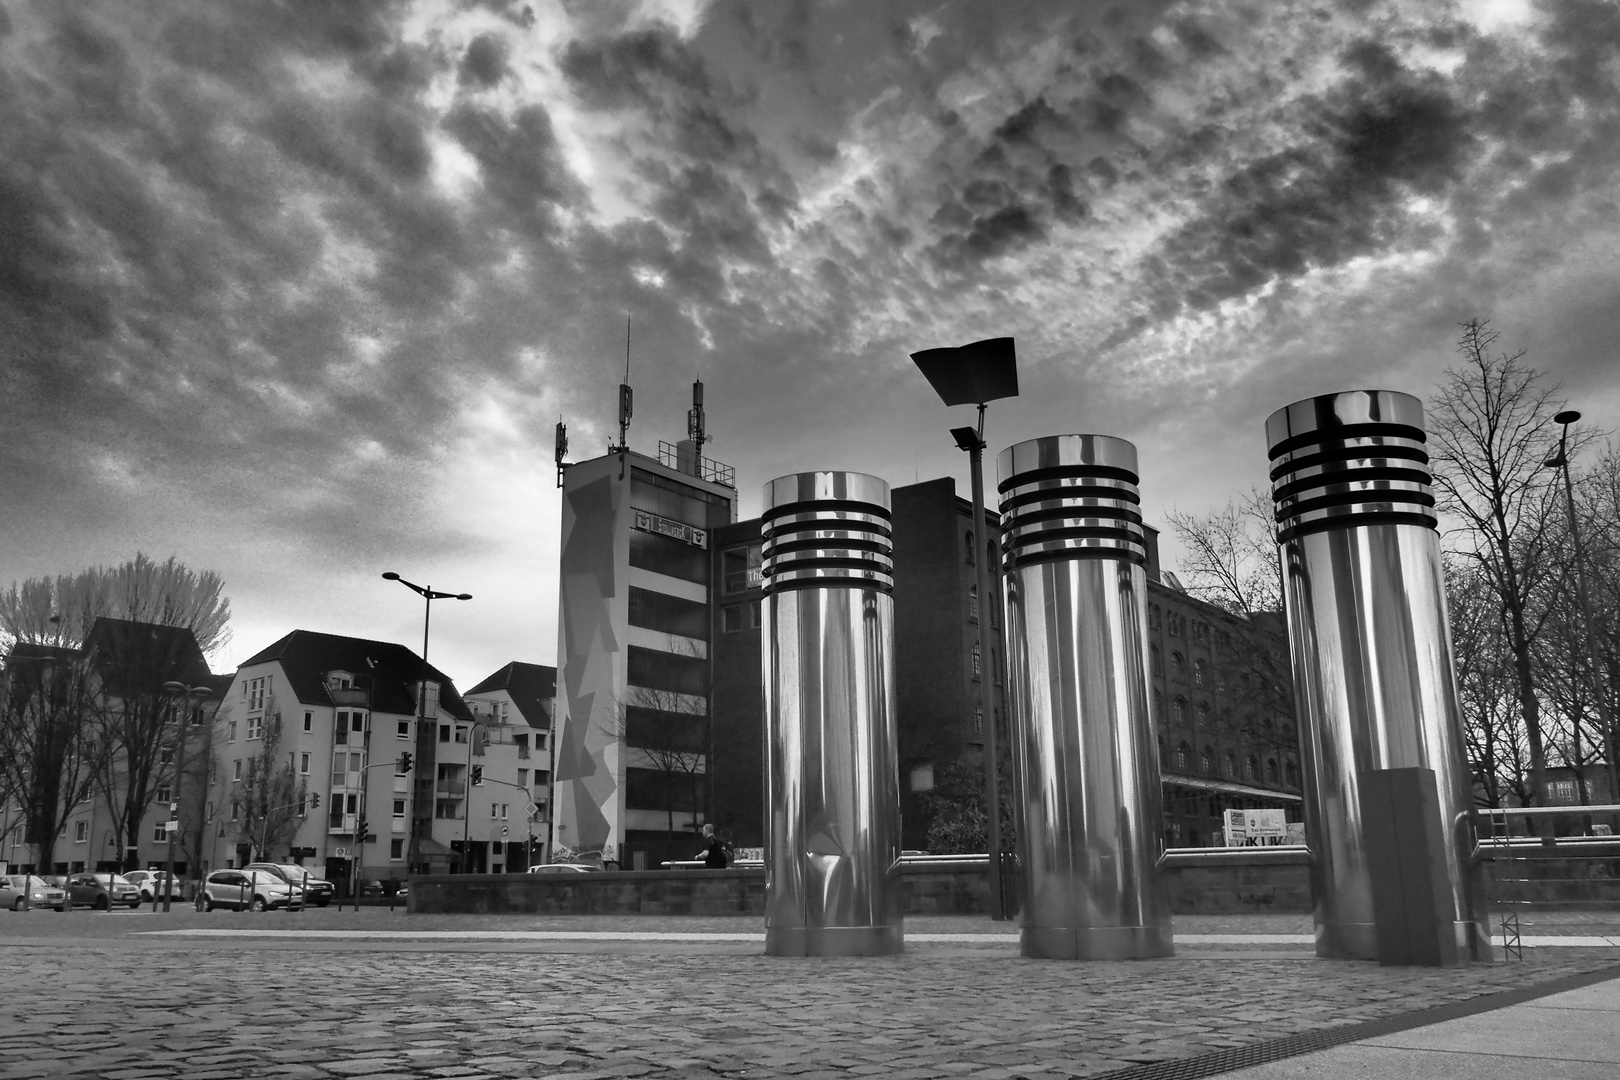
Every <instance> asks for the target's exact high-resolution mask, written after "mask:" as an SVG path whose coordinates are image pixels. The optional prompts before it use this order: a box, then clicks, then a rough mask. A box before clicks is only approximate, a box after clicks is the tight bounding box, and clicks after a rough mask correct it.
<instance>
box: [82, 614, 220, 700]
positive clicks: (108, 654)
mask: <svg viewBox="0 0 1620 1080" xmlns="http://www.w3.org/2000/svg"><path fill="white" fill-rule="evenodd" d="M83 655H84V656H85V657H86V658H88V659H89V660H90V663H91V666H92V667H94V668H95V670H96V673H97V674H98V675H99V676H100V677H101V683H102V687H103V688H104V689H105V690H107V691H108V692H109V693H113V694H132V693H161V692H162V690H163V684H164V683H166V682H170V681H179V682H183V683H186V684H188V685H192V686H200V685H204V684H206V683H207V680H209V679H210V678H212V673H211V672H210V671H209V670H208V661H207V660H206V659H204V658H203V653H202V649H201V648H200V647H199V646H198V645H197V638H196V636H195V635H194V634H192V632H191V631H190V630H189V629H187V628H186V627H184V626H159V625H158V624H156V623H146V622H134V621H133V620H130V619H109V618H105V617H103V618H98V619H97V620H96V621H95V623H94V624H92V625H91V627H90V633H89V634H88V635H86V637H85V639H84V649H83Z"/></svg>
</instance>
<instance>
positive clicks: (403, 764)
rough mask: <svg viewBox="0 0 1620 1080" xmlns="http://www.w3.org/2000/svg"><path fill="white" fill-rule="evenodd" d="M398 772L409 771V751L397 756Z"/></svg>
mask: <svg viewBox="0 0 1620 1080" xmlns="http://www.w3.org/2000/svg"><path fill="white" fill-rule="evenodd" d="M399 771H400V772H402V773H408V772H410V771H411V752H410V751H409V750H407V751H405V753H403V754H401V755H399Z"/></svg>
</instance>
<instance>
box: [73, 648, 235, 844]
mask: <svg viewBox="0 0 1620 1080" xmlns="http://www.w3.org/2000/svg"><path fill="white" fill-rule="evenodd" d="M84 651H85V659H84V663H85V665H86V667H87V669H88V673H89V676H90V678H92V679H93V680H94V688H95V697H94V708H93V709H92V710H91V714H90V730H91V732H92V735H93V741H94V743H95V744H96V745H97V746H98V747H99V748H100V750H101V753H100V754H99V755H98V756H97V757H96V759H95V761H94V770H93V775H94V779H95V786H96V790H97V791H98V793H99V794H100V795H101V797H102V798H103V799H104V800H105V801H106V805H107V807H108V810H109V812H110V813H111V815H112V821H113V828H114V830H115V831H116V832H117V834H118V835H119V836H120V837H121V838H122V839H123V843H122V845H121V846H120V852H119V856H118V861H119V865H120V866H121V865H122V859H123V851H126V850H128V849H130V848H133V847H135V846H137V845H138V843H139V840H140V837H139V830H140V827H141V822H142V820H143V819H144V818H145V816H146V813H147V811H148V809H150V807H151V803H152V797H153V795H154V794H155V793H156V791H157V786H158V783H159V782H160V780H161V779H162V778H163V776H164V774H165V772H167V773H168V775H170V776H172V775H173V756H172V755H174V753H175V748H176V745H177V743H178V738H177V733H178V731H179V724H180V721H181V719H182V718H183V716H184V711H183V710H184V705H182V704H181V703H180V701H178V700H177V699H176V698H175V697H173V696H172V695H171V694H170V693H169V692H168V691H167V690H165V689H164V684H165V683H167V682H169V681H171V680H178V681H181V682H184V683H186V684H188V685H197V684H201V683H202V682H203V680H204V679H206V678H207V677H208V665H207V663H206V662H204V660H203V658H202V652H201V651H200V650H199V649H198V647H197V643H196V641H195V639H193V638H192V636H191V634H190V632H189V631H187V630H185V629H183V628H176V627H166V626H158V625H153V624H149V623H135V622H127V621H124V620H118V619H108V618H101V619H97V620H96V623H95V625H94V627H93V629H92V631H91V633H90V635H89V637H88V638H87V640H86V642H85V650H84Z"/></svg>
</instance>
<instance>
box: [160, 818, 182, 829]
mask: <svg viewBox="0 0 1620 1080" xmlns="http://www.w3.org/2000/svg"><path fill="white" fill-rule="evenodd" d="M179 828H180V823H179V822H178V821H176V820H174V818H170V819H169V820H168V821H165V822H164V823H163V831H164V832H174V831H175V830H177V829H179Z"/></svg>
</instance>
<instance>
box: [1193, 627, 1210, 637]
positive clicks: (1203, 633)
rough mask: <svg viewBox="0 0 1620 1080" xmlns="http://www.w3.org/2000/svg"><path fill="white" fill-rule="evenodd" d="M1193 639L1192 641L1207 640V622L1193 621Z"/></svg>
mask: <svg viewBox="0 0 1620 1080" xmlns="http://www.w3.org/2000/svg"><path fill="white" fill-rule="evenodd" d="M1193 640H1194V641H1208V640H1209V623H1201V622H1195V623H1193Z"/></svg>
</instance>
